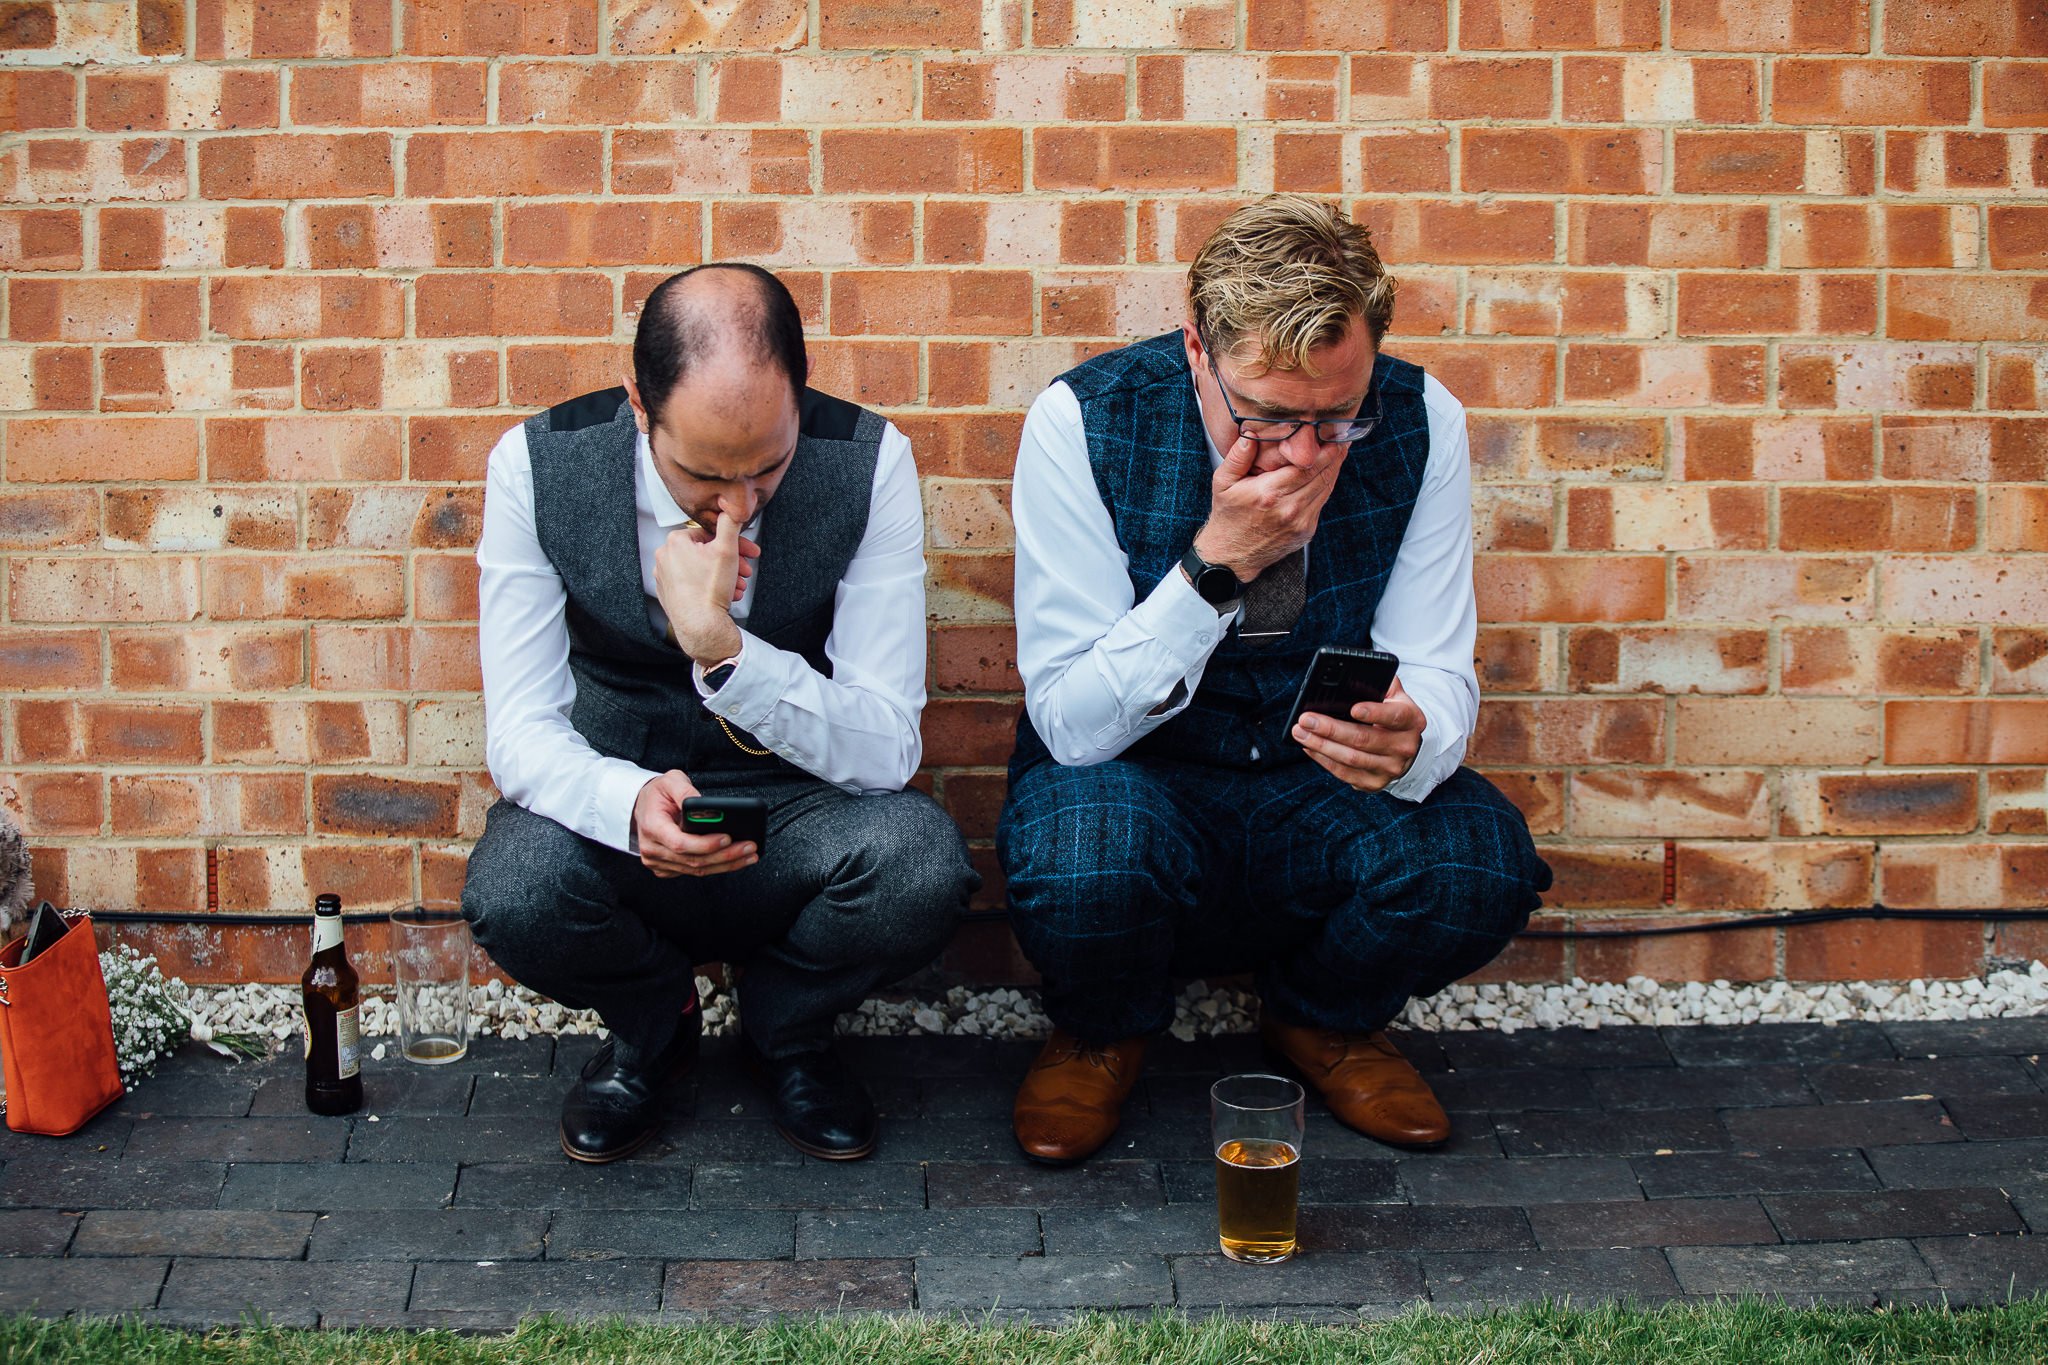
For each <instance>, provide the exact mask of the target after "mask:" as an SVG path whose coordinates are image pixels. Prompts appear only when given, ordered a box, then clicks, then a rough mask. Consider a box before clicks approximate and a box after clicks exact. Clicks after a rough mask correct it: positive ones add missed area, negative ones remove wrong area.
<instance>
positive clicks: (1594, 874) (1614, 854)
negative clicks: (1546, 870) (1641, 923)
mask: <svg viewBox="0 0 2048 1365" xmlns="http://www.w3.org/2000/svg"><path fill="white" fill-rule="evenodd" d="M1542 852H1543V860H1544V861H1545V862H1547V863H1549V864H1550V871H1551V875H1552V877H1553V879H1554V880H1553V882H1552V884H1551V888H1550V890H1549V891H1548V892H1546V893H1545V895H1544V902H1545V903H1546V904H1548V905H1550V906H1553V907H1555V908H1558V909H1564V910H1606V909H1615V908H1621V909H1643V908H1647V907H1650V906H1654V905H1657V904H1658V903H1660V902H1661V901H1662V900H1663V898H1664V857H1663V850H1662V849H1661V848H1660V847H1659V846H1657V845H1655V844H1550V845H1546V846H1545V847H1544V848H1543V850H1542Z"/></svg>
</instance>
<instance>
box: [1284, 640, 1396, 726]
mask: <svg viewBox="0 0 2048 1365" xmlns="http://www.w3.org/2000/svg"><path fill="white" fill-rule="evenodd" d="M1400 666H1401V661H1400V660H1399V659H1397V658H1395V657H1394V656H1393V655H1391V654H1389V653H1387V652H1386V651H1385V650H1383V649H1337V648H1334V647H1332V646H1330V645H1324V646H1323V647H1322V648H1321V649H1318V650H1317V651H1316V656H1315V658H1313V659H1311V660H1309V664H1308V672H1307V673H1305V674H1304V675H1302V679H1301V690H1300V691H1299V692H1296V693H1295V694H1294V710H1293V711H1291V712H1289V713H1288V716H1287V733H1288V734H1289V735H1292V734H1293V733H1294V725H1295V722H1296V721H1298V720H1300V719H1301V713H1302V712H1304V711H1314V712H1316V713H1317V714H1318V715H1324V716H1335V717H1336V718H1337V719H1338V720H1350V719H1351V708H1352V707H1354V706H1356V705H1357V704H1358V703H1359V702H1362V701H1385V700H1386V699H1387V691H1388V689H1389V688H1391V687H1393V685H1394V670H1395V669H1397V668H1399V667H1400Z"/></svg>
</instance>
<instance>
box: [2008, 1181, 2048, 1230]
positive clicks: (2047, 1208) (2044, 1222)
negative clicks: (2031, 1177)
mask: <svg viewBox="0 0 2048 1365" xmlns="http://www.w3.org/2000/svg"><path fill="white" fill-rule="evenodd" d="M2012 1206H2013V1207H2014V1208H2015V1209H2017V1210H2019V1215H2020V1217H2022V1218H2024V1219H2026V1220H2027V1230H2028V1231H2029V1232H2033V1233H2044V1232H2048V1189H2044V1188H2041V1187H2039V1186H2036V1187H2035V1189H2034V1191H2033V1192H2032V1193H2025V1194H2022V1193H2015V1194H2013V1196H2012Z"/></svg>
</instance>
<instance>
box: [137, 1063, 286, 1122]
mask: <svg viewBox="0 0 2048 1365" xmlns="http://www.w3.org/2000/svg"><path fill="white" fill-rule="evenodd" d="M257 1085H258V1078H257V1077H255V1076H251V1075H247V1074H244V1073H242V1072H239V1071H230V1070H226V1069H224V1068H223V1069H221V1070H219V1071H215V1072H206V1071H174V1072H170V1073H165V1072H164V1071H163V1070H161V1068H159V1070H158V1073H157V1074H156V1075H154V1076H151V1077H150V1078H148V1079H147V1080H145V1081H143V1082H142V1084H140V1085H138V1086H136V1087H135V1088H134V1089H132V1090H130V1091H129V1092H128V1093H127V1095H126V1096H124V1097H123V1098H122V1099H121V1101H120V1103H118V1104H117V1105H116V1106H115V1107H114V1112H116V1113H118V1114H121V1115H123V1116H131V1117H132V1116H136V1115H141V1114H150V1115H155V1116H158V1117H170V1118H240V1117H241V1116H242V1115H244V1114H246V1113H248V1112H249V1102H250V1100H251V1099H252V1098H253V1097H254V1096H255V1094H256V1089H257ZM305 1109H306V1103H305V1091H304V1087H303V1086H301V1088H300V1098H299V1112H300V1113H304V1112H305Z"/></svg>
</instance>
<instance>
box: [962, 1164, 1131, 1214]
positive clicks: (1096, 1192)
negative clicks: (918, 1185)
mask: <svg viewBox="0 0 2048 1365" xmlns="http://www.w3.org/2000/svg"><path fill="white" fill-rule="evenodd" d="M925 1188H926V1192H927V1194H928V1196H929V1202H930V1205H931V1207H932V1208H935V1209H948V1208H951V1209H959V1208H1033V1209H1053V1208H1156V1207H1158V1206H1159V1205H1160V1204H1162V1203H1164V1202H1165V1192H1164V1188H1163V1186H1162V1185H1161V1184H1160V1179H1159V1164H1158V1163H1157V1162H1153V1161H1091V1162H1089V1163H1087V1164H1086V1165H1082V1166H1067V1167H1053V1166H1031V1167H1026V1168H1023V1169H1017V1168H1014V1167H1009V1166H982V1165H970V1164H962V1163H956V1162H934V1163H933V1164H932V1165H931V1166H930V1168H929V1169H928V1171H927V1176H926V1181H925Z"/></svg>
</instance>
